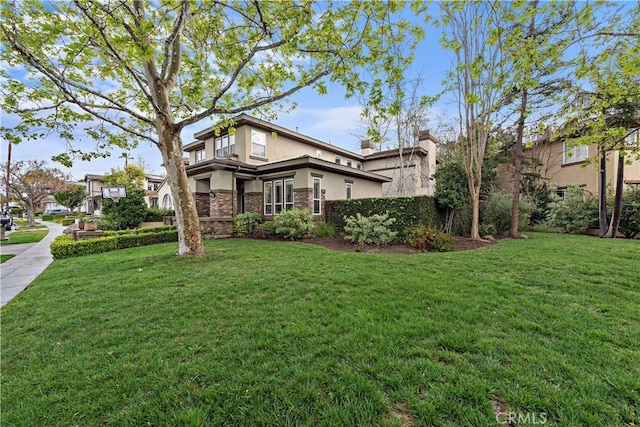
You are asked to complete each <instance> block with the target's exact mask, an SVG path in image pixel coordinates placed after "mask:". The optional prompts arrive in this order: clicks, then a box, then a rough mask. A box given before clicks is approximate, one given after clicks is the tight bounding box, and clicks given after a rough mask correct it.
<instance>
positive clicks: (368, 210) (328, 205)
mask: <svg viewBox="0 0 640 427" xmlns="http://www.w3.org/2000/svg"><path fill="white" fill-rule="evenodd" d="M325 213H326V221H327V222H328V223H330V224H333V225H334V226H335V227H336V228H337V229H338V230H342V229H344V225H345V218H349V217H355V216H356V215H357V214H361V215H363V216H371V215H373V214H384V213H387V214H388V215H389V216H390V217H392V218H396V221H395V222H394V223H393V224H392V225H391V231H394V232H396V233H397V236H398V237H399V238H400V239H404V238H405V237H406V236H405V235H404V233H405V230H406V229H407V228H410V227H413V226H418V225H422V224H429V225H434V226H442V225H443V224H444V216H442V215H441V214H440V212H439V211H438V209H437V208H436V202H435V199H434V198H433V197H429V196H413V197H375V198H369V199H350V200H327V201H326V202H325Z"/></svg>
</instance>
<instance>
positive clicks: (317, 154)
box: [316, 150, 322, 159]
mask: <svg viewBox="0 0 640 427" xmlns="http://www.w3.org/2000/svg"><path fill="white" fill-rule="evenodd" d="M316 157H317V158H318V159H321V158H322V150H317V151H316Z"/></svg>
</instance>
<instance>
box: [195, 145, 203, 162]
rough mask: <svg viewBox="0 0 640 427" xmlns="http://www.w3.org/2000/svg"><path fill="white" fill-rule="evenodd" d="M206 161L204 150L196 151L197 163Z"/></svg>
mask: <svg viewBox="0 0 640 427" xmlns="http://www.w3.org/2000/svg"><path fill="white" fill-rule="evenodd" d="M204 159H205V154H204V148H203V149H202V150H198V151H196V163H202V162H204Z"/></svg>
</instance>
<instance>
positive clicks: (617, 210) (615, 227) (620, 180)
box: [605, 150, 625, 239]
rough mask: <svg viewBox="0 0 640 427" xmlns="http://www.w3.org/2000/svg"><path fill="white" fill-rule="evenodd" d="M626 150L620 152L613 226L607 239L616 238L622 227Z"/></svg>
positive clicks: (612, 219) (608, 232)
mask: <svg viewBox="0 0 640 427" xmlns="http://www.w3.org/2000/svg"><path fill="white" fill-rule="evenodd" d="M624 155H625V152H624V150H618V173H617V176H616V195H615V199H614V201H613V215H612V216H611V224H610V225H609V231H607V234H606V235H605V237H611V238H612V239H615V238H616V235H617V234H618V226H619V225H620V214H621V213H622V190H623V187H624Z"/></svg>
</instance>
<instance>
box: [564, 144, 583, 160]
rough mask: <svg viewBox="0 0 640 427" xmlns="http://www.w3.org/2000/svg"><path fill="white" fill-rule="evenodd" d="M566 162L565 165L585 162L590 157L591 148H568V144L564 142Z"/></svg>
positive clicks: (579, 146)
mask: <svg viewBox="0 0 640 427" xmlns="http://www.w3.org/2000/svg"><path fill="white" fill-rule="evenodd" d="M563 145H564V147H563V148H564V150H563V152H564V160H563V163H564V164H567V163H575V162H581V161H583V160H587V158H588V157H589V146H588V145H578V146H574V147H567V143H566V142H564V143H563Z"/></svg>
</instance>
